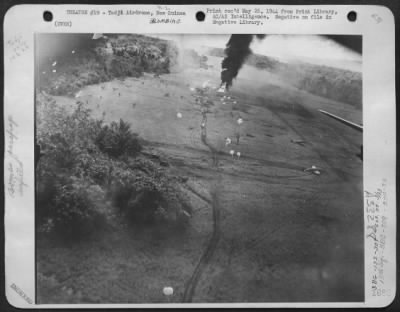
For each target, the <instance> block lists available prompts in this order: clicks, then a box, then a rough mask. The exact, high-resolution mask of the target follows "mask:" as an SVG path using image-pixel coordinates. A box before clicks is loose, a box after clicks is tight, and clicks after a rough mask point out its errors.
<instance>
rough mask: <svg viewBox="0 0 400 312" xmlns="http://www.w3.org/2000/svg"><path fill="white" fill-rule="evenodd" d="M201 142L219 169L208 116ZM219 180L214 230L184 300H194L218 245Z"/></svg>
mask: <svg viewBox="0 0 400 312" xmlns="http://www.w3.org/2000/svg"><path fill="white" fill-rule="evenodd" d="M201 142H202V143H203V144H204V145H205V146H207V147H208V149H209V150H210V152H211V155H212V168H213V169H214V170H217V167H218V150H217V149H216V148H215V147H214V146H212V145H211V144H210V143H209V142H208V140H207V118H204V116H203V120H202V123H201ZM219 188H220V183H219V181H215V183H213V185H212V188H211V192H210V193H211V207H212V212H213V231H212V234H211V238H210V239H209V241H208V244H207V247H206V249H205V250H204V252H203V254H202V255H201V257H200V260H199V262H198V263H197V265H196V267H195V269H194V271H193V274H192V276H191V277H190V279H189V281H188V282H187V284H186V286H185V291H184V293H183V298H182V301H183V302H192V300H193V296H194V294H195V291H196V286H197V284H198V282H199V279H200V277H201V275H202V273H203V271H204V269H205V268H206V267H207V265H208V264H209V262H210V260H211V258H212V256H213V254H214V251H215V249H216V247H217V245H218V241H219V237H220V230H221V229H220V209H219V199H218V194H219Z"/></svg>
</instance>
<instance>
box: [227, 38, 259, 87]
mask: <svg viewBox="0 0 400 312" xmlns="http://www.w3.org/2000/svg"><path fill="white" fill-rule="evenodd" d="M253 37H254V35H243V34H234V35H231V37H230V38H229V41H228V43H227V44H226V48H225V55H226V57H225V58H224V59H223V61H222V72H221V81H222V83H221V84H224V83H225V85H226V88H227V89H229V87H230V86H232V80H233V78H236V76H237V75H238V73H239V70H240V68H241V67H242V65H243V63H244V62H245V60H246V58H247V57H248V56H249V55H250V54H251V49H250V43H251V42H252V41H253ZM256 37H257V38H258V39H263V38H265V35H256Z"/></svg>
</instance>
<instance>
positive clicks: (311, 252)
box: [21, 29, 364, 304]
mask: <svg viewBox="0 0 400 312" xmlns="http://www.w3.org/2000/svg"><path fill="white" fill-rule="evenodd" d="M316 31H318V30H317V29H316ZM362 85H363V83H362V36H358V35H300V34H299V35H293V34H291V35H277V34H218V35H215V34H209V35H206V34H201V35H197V34H129V33H126V34H115V33H76V34H73V33H39V34H36V35H35V112H34V113H35V142H34V143H35V170H36V172H35V183H36V185H35V225H36V227H35V249H36V252H35V257H36V261H35V263H36V303H38V304H170V303H174V304H176V303H205V304H207V303H278V302H282V303H299V302H305V303H312V302H336V303H337V302H363V301H364V238H363V233H364V214H363V120H362V107H363V103H362ZM21 91H22V90H21Z"/></svg>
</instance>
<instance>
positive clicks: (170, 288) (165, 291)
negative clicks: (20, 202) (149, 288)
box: [163, 287, 174, 296]
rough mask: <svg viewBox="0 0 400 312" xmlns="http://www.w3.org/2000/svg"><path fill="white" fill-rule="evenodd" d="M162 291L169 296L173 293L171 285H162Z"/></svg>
mask: <svg viewBox="0 0 400 312" xmlns="http://www.w3.org/2000/svg"><path fill="white" fill-rule="evenodd" d="M163 293H164V295H166V296H171V295H173V294H174V289H173V288H172V287H164V289H163Z"/></svg>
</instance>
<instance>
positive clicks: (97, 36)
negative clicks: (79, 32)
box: [92, 34, 103, 40]
mask: <svg viewBox="0 0 400 312" xmlns="http://www.w3.org/2000/svg"><path fill="white" fill-rule="evenodd" d="M101 37H103V34H93V37H92V39H93V40H96V39H100V38H101Z"/></svg>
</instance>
